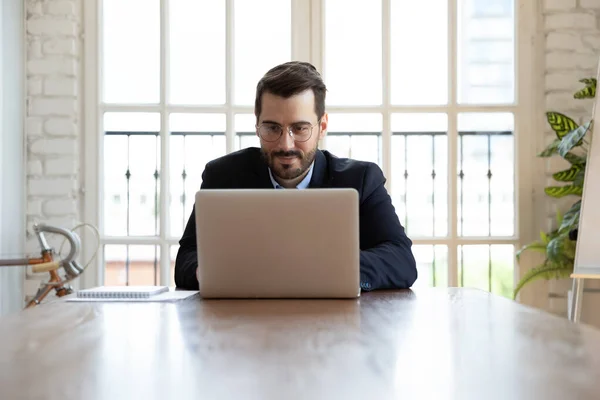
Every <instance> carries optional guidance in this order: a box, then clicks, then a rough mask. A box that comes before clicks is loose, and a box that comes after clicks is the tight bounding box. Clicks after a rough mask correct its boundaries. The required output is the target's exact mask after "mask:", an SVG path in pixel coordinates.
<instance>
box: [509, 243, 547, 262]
mask: <svg viewBox="0 0 600 400" xmlns="http://www.w3.org/2000/svg"><path fill="white" fill-rule="evenodd" d="M527 250H532V251H537V252H540V253H546V243H543V242H540V241H537V242H533V243H529V244H526V245H525V246H523V247H521V249H519V251H517V253H516V257H517V261H519V260H520V259H521V254H522V253H523V252H524V251H527Z"/></svg>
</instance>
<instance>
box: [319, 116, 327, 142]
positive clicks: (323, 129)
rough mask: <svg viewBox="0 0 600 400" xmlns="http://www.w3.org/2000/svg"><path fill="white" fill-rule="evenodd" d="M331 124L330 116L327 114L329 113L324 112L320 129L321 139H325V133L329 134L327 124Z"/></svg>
mask: <svg viewBox="0 0 600 400" xmlns="http://www.w3.org/2000/svg"><path fill="white" fill-rule="evenodd" d="M328 124H329V116H328V115H327V113H324V114H323V117H322V118H321V124H320V125H319V128H321V129H320V130H319V131H320V133H319V139H323V138H324V137H325V135H327V125H328Z"/></svg>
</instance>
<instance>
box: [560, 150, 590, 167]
mask: <svg viewBox="0 0 600 400" xmlns="http://www.w3.org/2000/svg"><path fill="white" fill-rule="evenodd" d="M563 157H564V159H565V160H567V161H568V162H570V163H571V165H578V164H585V161H586V157H584V156H578V155H577V154H574V153H571V152H569V153H567V154H565V155H564V156H563Z"/></svg>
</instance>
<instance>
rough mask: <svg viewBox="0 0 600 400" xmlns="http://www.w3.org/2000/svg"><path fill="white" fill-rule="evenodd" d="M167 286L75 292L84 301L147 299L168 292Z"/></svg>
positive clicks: (121, 287)
mask: <svg viewBox="0 0 600 400" xmlns="http://www.w3.org/2000/svg"><path fill="white" fill-rule="evenodd" d="M168 291H169V287H168V286H99V287H95V288H92V289H83V290H78V291H77V297H79V298H86V299H148V298H150V297H152V296H156V295H157V294H160V293H164V292H168Z"/></svg>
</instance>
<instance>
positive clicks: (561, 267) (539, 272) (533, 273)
mask: <svg viewBox="0 0 600 400" xmlns="http://www.w3.org/2000/svg"><path fill="white" fill-rule="evenodd" d="M572 272H573V264H569V263H564V264H562V263H560V264H555V263H544V264H542V265H540V266H537V267H535V268H532V269H530V270H529V271H527V272H526V273H525V275H524V276H523V278H521V280H520V281H519V283H517V286H516V287H515V290H514V292H513V299H516V298H517V294H518V293H519V291H520V290H521V289H522V288H523V287H524V286H525V285H526V284H528V283H530V282H533V281H535V280H538V279H552V278H557V279H559V278H568V277H569V276H570V275H571V273H572Z"/></svg>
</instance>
